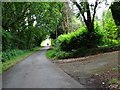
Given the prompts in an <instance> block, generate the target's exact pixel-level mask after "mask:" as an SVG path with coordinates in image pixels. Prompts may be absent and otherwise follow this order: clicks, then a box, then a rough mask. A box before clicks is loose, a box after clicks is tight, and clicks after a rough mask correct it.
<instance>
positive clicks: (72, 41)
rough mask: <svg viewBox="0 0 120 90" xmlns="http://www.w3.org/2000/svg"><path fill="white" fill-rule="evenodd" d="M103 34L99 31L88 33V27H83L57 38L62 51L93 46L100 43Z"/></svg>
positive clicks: (58, 46)
mask: <svg viewBox="0 0 120 90" xmlns="http://www.w3.org/2000/svg"><path fill="white" fill-rule="evenodd" d="M101 39H102V35H101V34H99V32H97V30H96V31H95V32H93V33H88V32H87V30H86V28H84V27H82V28H81V29H80V30H77V31H75V32H72V33H69V34H66V35H60V36H59V37H58V39H57V46H56V47H57V48H59V49H60V50H62V51H72V50H74V49H79V48H92V47H97V46H99V45H100V43H101V41H102V40H101Z"/></svg>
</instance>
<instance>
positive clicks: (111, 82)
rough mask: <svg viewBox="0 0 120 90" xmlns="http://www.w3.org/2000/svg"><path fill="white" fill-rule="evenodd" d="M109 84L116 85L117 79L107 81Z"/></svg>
mask: <svg viewBox="0 0 120 90" xmlns="http://www.w3.org/2000/svg"><path fill="white" fill-rule="evenodd" d="M108 83H109V84H117V83H118V79H117V78H112V79H110V80H109V82H108Z"/></svg>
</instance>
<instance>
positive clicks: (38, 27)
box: [2, 2, 63, 50]
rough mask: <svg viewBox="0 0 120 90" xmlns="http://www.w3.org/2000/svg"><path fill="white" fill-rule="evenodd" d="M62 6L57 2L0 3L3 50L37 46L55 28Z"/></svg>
mask: <svg viewBox="0 0 120 90" xmlns="http://www.w3.org/2000/svg"><path fill="white" fill-rule="evenodd" d="M62 6H63V3H59V2H51V3H49V2H40V3H38V2H37V3H31V2H4V3H2V30H3V32H4V33H2V34H3V35H2V37H3V39H4V41H3V43H2V44H3V50H7V49H15V48H18V49H31V48H33V47H35V46H39V45H40V43H41V41H42V40H43V39H45V37H46V35H48V34H50V33H51V32H54V31H55V30H56V28H57V25H58V24H59V22H60V19H61V9H62ZM53 17H54V18H53Z"/></svg>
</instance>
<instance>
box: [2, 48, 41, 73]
mask: <svg viewBox="0 0 120 90" xmlns="http://www.w3.org/2000/svg"><path fill="white" fill-rule="evenodd" d="M40 49H41V47H36V48H33V49H32V50H17V49H16V50H11V51H6V52H3V53H2V64H0V73H2V72H4V71H6V70H8V69H9V68H11V67H12V66H14V65H15V64H17V63H18V62H20V61H22V60H24V59H25V58H26V57H28V56H30V55H31V54H33V53H35V52H37V51H39V50H40Z"/></svg>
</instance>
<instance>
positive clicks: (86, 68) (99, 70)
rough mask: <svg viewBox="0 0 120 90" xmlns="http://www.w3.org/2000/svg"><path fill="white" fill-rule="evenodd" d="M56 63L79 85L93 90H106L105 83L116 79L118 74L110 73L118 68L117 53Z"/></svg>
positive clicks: (106, 85)
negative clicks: (100, 89) (99, 89)
mask: <svg viewBox="0 0 120 90" xmlns="http://www.w3.org/2000/svg"><path fill="white" fill-rule="evenodd" d="M56 63H57V64H58V66H59V67H60V68H61V69H63V71H64V72H66V73H67V74H68V75H70V76H71V77H73V78H74V79H75V80H77V81H78V82H80V84H82V85H85V86H86V87H87V88H93V89H95V90H96V87H97V88H104V90H106V89H105V88H106V87H108V84H105V83H106V82H107V81H108V80H109V79H110V78H112V77H113V76H115V77H118V72H115V73H113V72H112V71H110V70H111V69H112V68H113V67H116V66H118V51H115V52H110V53H105V54H99V55H94V56H89V57H84V58H74V59H65V60H63V61H62V60H60V61H57V62H56ZM108 76H109V77H108ZM103 80H105V81H103ZM117 85H118V84H117ZM111 87H112V86H111ZM113 90H115V89H113Z"/></svg>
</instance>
